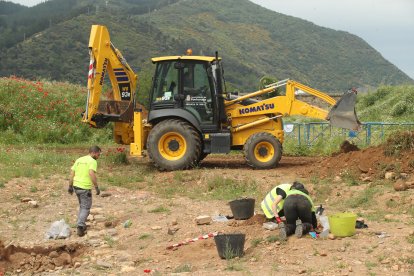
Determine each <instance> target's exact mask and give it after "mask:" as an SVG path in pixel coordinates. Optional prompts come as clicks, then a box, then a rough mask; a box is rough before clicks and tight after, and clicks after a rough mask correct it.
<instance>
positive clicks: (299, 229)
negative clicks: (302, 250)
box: [295, 219, 303, 238]
mask: <svg viewBox="0 0 414 276" xmlns="http://www.w3.org/2000/svg"><path fill="white" fill-rule="evenodd" d="M302 235H303V225H302V221H301V220H300V219H298V220H297V221H296V229H295V236H296V237H298V238H301V237H302Z"/></svg>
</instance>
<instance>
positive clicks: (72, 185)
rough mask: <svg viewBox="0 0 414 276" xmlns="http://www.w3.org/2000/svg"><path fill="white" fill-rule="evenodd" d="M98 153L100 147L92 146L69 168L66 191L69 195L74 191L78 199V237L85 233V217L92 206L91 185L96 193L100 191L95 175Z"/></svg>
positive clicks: (99, 153) (99, 152)
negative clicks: (86, 153) (87, 152)
mask: <svg viewBox="0 0 414 276" xmlns="http://www.w3.org/2000/svg"><path fill="white" fill-rule="evenodd" d="M100 155H101V149H100V148H99V147H98V146H92V147H91V148H90V149H89V154H88V155H86V156H83V157H80V158H78V159H77V160H76V161H75V164H73V166H72V168H71V172H70V178H69V188H68V192H69V194H71V195H72V194H73V192H75V193H76V196H77V197H78V201H79V214H78V222H77V225H78V231H77V234H78V236H79V237H82V236H84V235H85V233H86V219H87V218H88V216H89V212H90V209H91V207H92V192H91V189H92V185H93V186H94V187H95V191H96V195H99V194H100V193H101V191H100V190H99V186H98V180H97V177H96V171H97V167H98V163H97V162H96V160H97V159H98V158H99V156H100Z"/></svg>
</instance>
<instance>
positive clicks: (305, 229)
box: [302, 222, 312, 235]
mask: <svg viewBox="0 0 414 276" xmlns="http://www.w3.org/2000/svg"><path fill="white" fill-rule="evenodd" d="M311 230H312V224H310V223H307V222H304V223H303V224H302V234H303V235H305V234H307V233H309V232H310V231H311Z"/></svg>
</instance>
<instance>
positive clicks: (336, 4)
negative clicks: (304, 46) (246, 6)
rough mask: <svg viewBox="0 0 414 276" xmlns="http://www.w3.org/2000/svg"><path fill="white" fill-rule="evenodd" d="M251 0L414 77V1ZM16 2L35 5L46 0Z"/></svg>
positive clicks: (13, 0) (16, 0)
mask: <svg viewBox="0 0 414 276" xmlns="http://www.w3.org/2000/svg"><path fill="white" fill-rule="evenodd" d="M206 1H207V0H206ZM250 1H252V2H254V3H257V4H259V5H261V6H263V7H265V8H268V9H271V10H274V11H277V12H280V13H283V14H288V15H292V16H295V17H299V18H302V19H305V20H308V21H311V22H313V23H315V24H317V25H320V26H324V27H328V28H331V29H335V30H342V31H347V32H349V33H352V34H355V35H357V36H359V37H361V38H363V39H364V40H365V41H366V42H368V43H369V44H370V45H371V46H372V47H374V48H375V49H376V50H377V51H378V52H380V53H381V54H382V56H383V57H384V58H385V59H387V60H388V61H390V62H391V63H393V64H394V65H396V66H397V67H398V68H400V69H401V70H402V71H404V72H405V73H406V74H407V75H409V76H410V77H411V78H413V79H414V0H250ZM12 2H15V3H19V4H22V5H25V6H33V5H35V4H38V3H40V2H44V0H12Z"/></svg>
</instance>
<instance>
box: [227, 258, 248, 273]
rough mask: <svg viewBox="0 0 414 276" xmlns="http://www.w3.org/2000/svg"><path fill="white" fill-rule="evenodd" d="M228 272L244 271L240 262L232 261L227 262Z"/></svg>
mask: <svg viewBox="0 0 414 276" xmlns="http://www.w3.org/2000/svg"><path fill="white" fill-rule="evenodd" d="M226 270H227V271H243V270H244V268H243V265H242V264H241V263H240V262H239V261H235V260H230V261H228V262H227V267H226Z"/></svg>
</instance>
